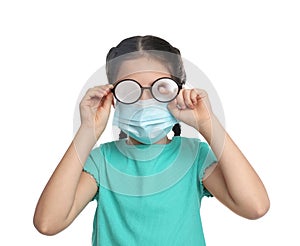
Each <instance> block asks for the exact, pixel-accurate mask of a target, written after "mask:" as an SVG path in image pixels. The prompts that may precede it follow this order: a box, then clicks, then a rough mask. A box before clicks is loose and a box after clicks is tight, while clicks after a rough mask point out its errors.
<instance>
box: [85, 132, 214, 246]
mask: <svg viewBox="0 0 300 246" xmlns="http://www.w3.org/2000/svg"><path fill="white" fill-rule="evenodd" d="M215 162H216V157H215V155H214V154H213V152H212V150H211V149H210V147H209V146H208V144H207V143H205V142H201V141H200V140H199V139H195V138H184V137H173V139H172V141H171V142H170V143H169V144H153V145H128V144H127V143H126V140H125V139H122V140H119V141H114V142H109V143H105V144H102V145H100V147H97V148H95V149H94V150H92V151H91V153H90V155H89V157H88V159H87V161H86V163H85V166H84V171H86V172H88V173H90V174H91V175H92V176H93V177H94V178H95V180H96V182H97V184H98V188H99V189H98V192H97V194H96V196H95V197H94V199H96V200H97V203H98V205H97V209H96V212H95V217H94V223H93V235H92V244H93V245H94V246H96V245H97V246H99V245H101V246H102V245H103V246H110V245H112V246H116V245H120V246H125V245H126V246H127V245H128V246H136V245H138V246H141V245H143V246H148V245H149V246H150V245H151V246H156V245H163V246H168V245H170V246H171V245H172V246H177V245H178V246H183V245H189V246H193V245H195V246H196V245H197V246H201V245H205V240H204V235H203V230H202V224H201V218H200V205H201V199H202V197H203V196H211V194H210V193H209V192H208V191H207V190H206V189H205V187H204V186H203V184H202V182H201V180H202V177H203V175H204V172H205V169H206V168H207V167H208V166H210V165H211V164H213V163H215ZM94 199H93V200H94Z"/></svg>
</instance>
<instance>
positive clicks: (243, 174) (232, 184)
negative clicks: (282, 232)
mask: <svg viewBox="0 0 300 246" xmlns="http://www.w3.org/2000/svg"><path fill="white" fill-rule="evenodd" d="M177 105H179V106H180V107H179V108H178V107H177ZM169 110H170V111H171V112H172V114H173V115H174V116H175V117H176V118H177V119H179V120H181V121H183V122H185V123H186V124H188V125H190V126H192V127H194V128H195V129H197V130H198V131H199V132H200V134H201V135H202V136H203V137H204V138H205V139H206V141H207V142H208V143H209V145H210V146H211V148H212V150H213V152H214V153H215V155H216V156H217V158H218V165H214V166H212V167H210V168H208V169H207V171H206V172H207V173H209V174H210V175H209V176H208V177H205V179H204V180H203V184H204V186H205V187H206V188H207V189H208V190H209V191H210V192H211V193H212V194H213V195H214V196H215V197H216V198H217V199H218V200H219V201H220V202H222V203H223V204H224V205H225V206H227V207H228V208H230V209H231V210H232V211H234V212H235V213H237V214H239V215H241V216H243V217H245V218H249V219H256V218H259V217H261V216H263V215H264V214H265V213H266V212H267V211H268V209H269V206H270V202H269V198H268V195H267V192H266V190H265V187H264V185H263V183H262V182H261V180H260V178H259V177H258V175H257V174H256V172H255V171H254V169H253V168H252V167H251V165H250V163H249V162H248V160H247V159H246V158H245V156H244V155H243V154H242V152H241V151H240V150H239V148H238V147H237V146H236V144H235V143H234V142H233V140H232V139H231V138H230V136H229V135H228V133H227V132H226V131H225V130H224V128H223V127H222V125H221V124H220V122H219V121H218V119H217V118H216V117H215V116H214V114H213V112H212V110H211V106H210V103H209V100H208V95H207V93H206V92H205V91H203V90H199V89H192V90H186V89H184V90H182V91H181V92H180V94H179V96H178V97H177V98H176V100H174V101H172V102H171V103H170V104H169Z"/></svg>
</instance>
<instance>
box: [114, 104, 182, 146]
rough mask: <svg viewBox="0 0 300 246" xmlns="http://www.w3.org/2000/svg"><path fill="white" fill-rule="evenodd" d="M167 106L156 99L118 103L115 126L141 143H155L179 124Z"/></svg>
mask: <svg viewBox="0 0 300 246" xmlns="http://www.w3.org/2000/svg"><path fill="white" fill-rule="evenodd" d="M167 105H168V104H167V103H161V102H158V101H156V100H155V99H148V100H139V101H137V102H136V103H133V104H123V103H119V102H117V104H116V108H115V114H114V118H113V125H114V126H118V127H119V128H120V129H121V130H122V131H123V132H125V133H126V134H128V135H129V136H130V137H132V138H134V139H135V140H137V141H139V142H141V143H144V144H152V143H155V142H157V141H159V140H160V139H162V138H164V137H165V136H166V135H167V134H168V133H169V132H170V130H171V129H172V127H173V126H174V125H175V124H176V123H177V122H178V121H177V120H176V119H175V118H174V116H173V115H172V114H171V113H170V112H169V110H168V108H167Z"/></svg>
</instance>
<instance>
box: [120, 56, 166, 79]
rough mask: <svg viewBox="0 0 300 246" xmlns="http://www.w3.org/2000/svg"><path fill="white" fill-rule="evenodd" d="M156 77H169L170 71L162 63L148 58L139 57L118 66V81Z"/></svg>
mask: <svg viewBox="0 0 300 246" xmlns="http://www.w3.org/2000/svg"><path fill="white" fill-rule="evenodd" d="M145 75H146V76H147V77H153V78H154V77H157V76H168V77H169V76H170V71H169V70H168V69H167V67H166V65H165V64H163V63H162V62H160V61H158V60H155V59H153V58H150V57H140V58H136V59H132V60H126V61H124V62H123V63H122V65H121V66H120V69H119V72H118V76H117V78H118V80H120V79H124V78H130V77H142V76H145Z"/></svg>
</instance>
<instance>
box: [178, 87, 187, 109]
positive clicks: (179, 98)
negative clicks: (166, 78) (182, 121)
mask: <svg viewBox="0 0 300 246" xmlns="http://www.w3.org/2000/svg"><path fill="white" fill-rule="evenodd" d="M183 91H184V90H181V91H180V92H179V94H178V96H177V97H176V101H177V106H178V107H179V108H181V109H185V108H186V105H185V103H184V99H183V95H182V94H183Z"/></svg>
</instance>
